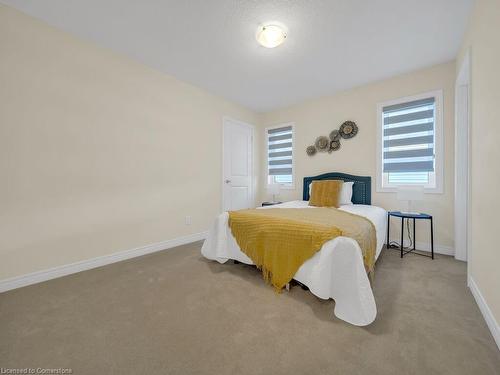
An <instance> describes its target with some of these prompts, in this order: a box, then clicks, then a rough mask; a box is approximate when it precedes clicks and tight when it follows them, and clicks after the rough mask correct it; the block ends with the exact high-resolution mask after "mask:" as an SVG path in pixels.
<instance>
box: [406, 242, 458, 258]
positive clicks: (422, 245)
mask: <svg viewBox="0 0 500 375" xmlns="http://www.w3.org/2000/svg"><path fill="white" fill-rule="evenodd" d="M415 247H416V248H417V250H422V251H428V252H430V251H431V244H430V243H428V242H415ZM434 252H435V253H436V254H443V255H451V256H454V255H455V249H454V248H453V247H451V246H445V245H437V244H434Z"/></svg>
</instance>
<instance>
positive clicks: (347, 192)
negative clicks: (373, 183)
mask: <svg viewBox="0 0 500 375" xmlns="http://www.w3.org/2000/svg"><path fill="white" fill-rule="evenodd" d="M353 185H354V182H352V181H351V182H344V183H343V184H342V190H340V199H339V205H340V206H343V205H346V204H352V200H351V199H352V186H353Z"/></svg>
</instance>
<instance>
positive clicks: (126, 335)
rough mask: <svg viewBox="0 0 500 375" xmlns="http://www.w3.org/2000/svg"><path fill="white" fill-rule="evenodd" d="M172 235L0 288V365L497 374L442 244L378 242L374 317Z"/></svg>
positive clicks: (113, 370) (90, 370) (497, 359)
mask: <svg viewBox="0 0 500 375" xmlns="http://www.w3.org/2000/svg"><path fill="white" fill-rule="evenodd" d="M200 246H201V243H196V244H191V245H186V246H181V247H178V248H175V249H171V250H167V251H164V252H161V253H156V254H152V255H148V256H145V257H142V258H137V259H133V260H130V261H125V262H121V263H117V264H114V265H110V266H107V267H102V268H99V269H95V270H90V271H86V272H82V273H79V274H76V275H71V276H68V277H64V278H60V279H56V280H52V281H48V282H45V283H42V284H38V285H33V286H29V287H26V288H22V289H18V290H14V291H10V292H7V293H4V294H0V367H4V368H26V367H35V368H37V367H41V368H61V367H63V368H71V369H73V374H329V375H332V374H370V375H375V374H384V375H390V374H397V375H403V374H425V375H431V374H468V375H469V374H470V375H472V374H481V375H487V374H500V352H499V350H498V349H497V347H496V345H495V342H494V341H493V338H492V336H491V334H490V332H489V331H488V328H487V326H486V323H485V322H484V320H483V318H482V316H481V313H480V311H479V309H478V307H477V306H476V304H475V302H474V299H473V297H472V295H471V293H470V292H469V291H468V289H467V287H466V280H465V273H466V265H465V264H464V263H461V262H458V261H455V260H454V259H453V258H450V257H446V256H439V255H438V256H437V259H436V260H434V261H432V260H430V259H428V258H423V257H419V256H416V255H408V256H407V257H405V258H404V259H403V260H401V259H400V258H399V255H398V253H397V252H394V251H384V253H383V254H382V255H381V257H380V259H379V261H378V262H377V270H376V274H375V281H374V291H375V298H376V301H377V306H378V317H377V320H376V321H375V322H374V323H373V324H372V325H370V326H368V327H364V328H360V327H354V326H351V325H349V324H347V323H345V322H343V321H341V320H338V319H336V318H335V317H334V316H333V307H334V302H333V301H322V300H319V299H317V298H316V297H314V296H313V295H312V294H311V293H309V292H306V291H303V290H302V289H301V288H299V287H294V288H292V290H291V291H290V292H283V293H282V294H281V295H276V294H275V293H274V291H273V289H272V288H271V287H269V286H267V285H265V284H264V282H263V281H262V278H261V277H260V275H259V273H258V272H257V271H256V270H255V269H254V268H252V267H249V266H244V265H235V264H232V263H230V262H228V263H227V264H224V265H221V264H218V263H215V262H210V261H207V260H205V259H203V258H202V257H201V255H200V252H199V249H200Z"/></svg>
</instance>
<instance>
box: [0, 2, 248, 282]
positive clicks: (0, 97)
mask: <svg viewBox="0 0 500 375" xmlns="http://www.w3.org/2000/svg"><path fill="white" fill-rule="evenodd" d="M0 46H1V49H0V54H1V58H0V85H1V86H0V173H1V178H2V183H1V184H0V207H1V210H0V259H1V260H0V280H2V279H5V278H9V277H13V276H18V275H22V274H25V273H29V272H32V271H37V270H42V269H46V268H50V267H54V266H58V265H62V264H67V263H71V262H75V261H79V260H83V259H89V258H93V257H96V256H100V255H105V254H109V253H112V252H116V251H121V250H128V249H131V248H134V247H138V246H143V245H147V244H151V243H155V242H159V241H164V240H168V239H172V238H177V237H180V236H183V235H188V234H192V233H197V232H201V231H205V230H207V229H208V227H209V225H210V224H211V222H212V220H213V218H214V217H215V216H216V214H217V213H218V212H219V211H220V208H221V202H220V198H221V180H222V179H221V164H222V163H221V129H222V117H223V116H224V115H228V116H231V117H234V118H237V119H240V120H243V121H247V122H250V123H254V124H255V123H256V122H257V116H256V115H255V114H253V113H252V112H250V111H247V110H245V109H243V108H242V107H239V106H237V105H233V104H231V103H229V102H227V101H225V100H223V99H221V98H218V97H216V96H213V95H211V94H209V93H207V92H205V91H202V90H200V89H198V88H196V87H193V86H191V85H188V84H186V83H182V82H180V81H178V80H176V79H174V78H172V77H169V76H166V75H164V74H161V73H159V72H157V71H154V70H152V69H149V68H146V67H144V66H142V65H140V64H137V63H134V62H132V61H131V60H129V59H126V58H124V57H121V56H119V55H116V54H114V53H112V52H109V51H107V50H104V49H100V48H98V47H96V46H93V45H91V44H89V43H86V42H83V41H80V40H79V39H77V38H74V37H72V36H70V35H68V34H66V33H63V32H60V31H57V30H55V29H53V28H51V27H49V26H47V25H45V24H43V23H42V22H39V21H37V20H35V19H33V18H31V17H28V16H26V15H23V14H22V13H20V12H18V11H15V10H13V9H11V8H8V7H5V6H0ZM186 215H191V216H192V225H191V226H186V225H185V223H184V219H185V216H186Z"/></svg>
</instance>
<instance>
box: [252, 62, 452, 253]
mask: <svg viewBox="0 0 500 375" xmlns="http://www.w3.org/2000/svg"><path fill="white" fill-rule="evenodd" d="M454 80H455V64H454V62H450V63H447V64H442V65H438V66H434V67H432V68H429V69H424V70H420V71H417V72H413V73H410V74H405V75H401V76H398V77H395V78H391V79H388V80H384V81H381V82H377V83H374V84H370V85H367V86H363V87H360V88H356V89H353V90H349V91H345V92H342V93H340V94H337V95H334V96H329V97H324V98H320V99H316V100H311V101H308V102H305V103H302V104H299V105H296V106H292V107H290V108H286V109H283V110H279V111H274V112H271V113H267V114H265V115H263V118H262V121H261V122H262V123H263V124H264V126H263V128H264V127H265V126H269V125H275V124H279V123H284V122H294V123H295V146H296V147H295V167H296V169H295V174H296V178H295V189H294V190H284V191H282V193H281V199H284V200H289V199H302V178H303V177H304V176H314V175H317V174H321V173H325V172H332V171H336V172H346V173H351V174H355V175H366V176H372V203H373V204H375V205H379V206H381V207H384V208H385V209H398V208H406V203H405V202H403V205H401V203H400V202H398V201H397V200H396V194H395V193H377V192H376V191H375V185H376V183H375V182H376V180H375V178H376V168H377V164H376V147H377V144H376V136H377V135H376V131H377V117H376V109H377V103H380V102H384V101H388V100H391V99H397V98H400V97H404V96H409V95H414V94H419V93H423V92H428V91H433V90H437V89H443V97H444V148H445V150H444V170H445V176H444V194H426V195H425V201H423V202H419V203H415V209H418V210H421V211H424V212H428V213H430V214H432V215H434V218H435V230H436V238H435V243H436V244H438V245H441V246H444V247H446V249H447V250H450V249H452V248H453V191H454V187H453V178H454V177H453V176H454V164H453V159H454V155H453V149H454ZM345 120H353V121H355V122H356V123H357V124H358V126H359V133H358V135H357V136H356V137H355V138H353V139H351V140H345V141H342V146H341V149H340V150H339V151H337V152H334V153H332V154H328V153H318V154H316V155H315V156H313V157H309V156H307V155H306V152H305V149H306V147H307V146H308V145H311V144H313V143H314V140H315V139H316V137H317V136H318V135H328V134H329V132H330V131H331V130H333V129H335V128H338V126H339V125H340V124H341V123H342V122H343V121H345ZM263 128H262V129H261V131H260V135H261V142H265V131H264V129H263ZM262 144H264V143H262ZM261 155H262V160H261V171H262V174H261V181H264V180H265V176H266V174H265V173H266V172H265V171H266V169H265V163H266V160H265V158H266V155H265V153H264V152H263V153H262V154H261ZM260 197H261V199H266V198H268V196H267V195H266V192H265V190H264V187H262V189H261V192H260ZM395 227H396V226H394V227H393V228H394V230H395V232H394V233H397V228H395ZM417 233H418V237H417V241H419V242H424V243H427V242H429V240H428V236H429V231H428V223H427V222H423V223H420V225H419V226H418V227H417Z"/></svg>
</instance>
